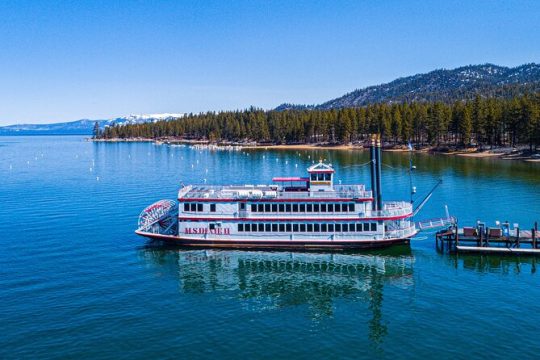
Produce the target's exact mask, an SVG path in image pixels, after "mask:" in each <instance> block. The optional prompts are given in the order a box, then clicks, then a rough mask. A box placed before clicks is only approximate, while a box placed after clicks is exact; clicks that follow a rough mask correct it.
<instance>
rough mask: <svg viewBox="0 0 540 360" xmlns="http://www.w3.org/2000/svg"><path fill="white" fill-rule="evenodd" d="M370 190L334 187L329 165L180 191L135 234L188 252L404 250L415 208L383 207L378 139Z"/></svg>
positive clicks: (402, 204) (145, 216)
mask: <svg viewBox="0 0 540 360" xmlns="http://www.w3.org/2000/svg"><path fill="white" fill-rule="evenodd" d="M370 154H371V162H370V166H371V189H372V190H366V188H365V186H364V185H341V184H339V185H337V184H335V179H334V175H335V170H334V168H333V167H332V165H331V164H325V163H323V162H319V163H317V164H314V165H312V166H310V167H309V168H308V169H307V176H306V177H275V178H274V179H273V184H271V185H241V186H238V185H228V186H208V185H189V186H183V187H182V188H181V189H180V190H179V192H178V199H177V201H172V200H161V201H158V202H157V203H154V204H153V205H151V206H149V207H147V208H146V209H145V210H143V212H142V213H141V215H140V217H139V228H138V229H137V230H136V233H137V234H138V235H141V236H145V237H148V238H151V239H155V240H162V241H167V242H174V243H176V244H178V245H182V246H190V247H217V248H260V249H303V250H306V249H313V250H328V249H333V250H343V249H358V248H364V249H365V248H380V247H386V246H389V245H394V244H407V243H408V242H409V239H410V238H411V237H413V236H414V235H416V233H417V229H416V227H415V223H414V222H413V221H412V216H413V207H412V204H411V203H410V202H406V201H385V202H383V201H382V191H381V185H380V184H381V150H380V141H377V140H376V139H374V140H373V142H372V145H371V147H370Z"/></svg>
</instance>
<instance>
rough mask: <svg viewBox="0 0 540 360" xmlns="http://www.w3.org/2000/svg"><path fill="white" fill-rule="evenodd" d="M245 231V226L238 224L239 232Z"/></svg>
mask: <svg viewBox="0 0 540 360" xmlns="http://www.w3.org/2000/svg"><path fill="white" fill-rule="evenodd" d="M242 231H244V224H238V232H242Z"/></svg>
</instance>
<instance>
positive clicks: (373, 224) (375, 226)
mask: <svg viewBox="0 0 540 360" xmlns="http://www.w3.org/2000/svg"><path fill="white" fill-rule="evenodd" d="M371 231H377V223H371Z"/></svg>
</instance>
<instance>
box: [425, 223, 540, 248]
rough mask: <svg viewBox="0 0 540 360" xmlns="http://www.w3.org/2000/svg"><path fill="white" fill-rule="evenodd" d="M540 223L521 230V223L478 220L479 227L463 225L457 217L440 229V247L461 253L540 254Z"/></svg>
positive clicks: (437, 242) (438, 236)
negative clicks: (512, 223) (454, 220)
mask: <svg viewBox="0 0 540 360" xmlns="http://www.w3.org/2000/svg"><path fill="white" fill-rule="evenodd" d="M538 237H539V235H538V223H535V224H534V227H533V228H531V230H521V229H520V228H519V225H518V224H514V226H513V228H510V224H509V223H508V222H506V223H504V224H499V223H498V222H497V225H496V226H494V227H487V226H486V225H485V223H482V222H478V223H477V225H476V227H463V228H459V227H458V225H457V221H456V223H455V224H453V225H451V226H449V227H448V228H447V229H445V230H441V231H439V232H437V234H436V235H435V244H436V247H437V249H438V250H441V251H443V250H445V248H446V249H448V250H449V251H451V252H458V253H460V252H461V253H465V252H467V253H484V254H515V255H516V254H522V255H540V244H539V239H538Z"/></svg>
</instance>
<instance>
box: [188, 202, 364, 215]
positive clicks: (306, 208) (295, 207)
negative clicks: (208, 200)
mask: <svg viewBox="0 0 540 360" xmlns="http://www.w3.org/2000/svg"><path fill="white" fill-rule="evenodd" d="M204 205H205V204H203V203H184V211H185V212H188V211H190V212H203V211H205V206H204ZM209 206H210V209H209V211H210V212H216V204H209ZM240 208H241V210H244V209H245V203H240ZM251 212H253V213H284V212H286V213H291V212H292V213H296V212H301V213H312V212H314V213H319V212H323V213H325V212H330V213H333V212H354V203H341V204H339V203H338V204H295V203H293V204H288V203H287V204H251Z"/></svg>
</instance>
